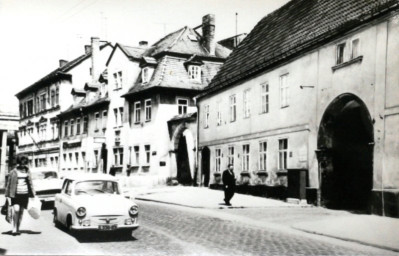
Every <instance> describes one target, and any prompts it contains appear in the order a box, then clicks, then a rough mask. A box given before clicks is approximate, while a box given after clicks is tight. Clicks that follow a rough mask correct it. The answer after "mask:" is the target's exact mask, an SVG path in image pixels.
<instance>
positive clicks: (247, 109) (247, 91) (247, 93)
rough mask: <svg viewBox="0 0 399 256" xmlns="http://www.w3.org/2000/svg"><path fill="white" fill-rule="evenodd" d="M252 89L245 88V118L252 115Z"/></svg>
mask: <svg viewBox="0 0 399 256" xmlns="http://www.w3.org/2000/svg"><path fill="white" fill-rule="evenodd" d="M250 91H251V89H250V88H248V89H245V90H244V92H243V110H244V118H249V117H250V116H251V107H250V104H249V102H250Z"/></svg>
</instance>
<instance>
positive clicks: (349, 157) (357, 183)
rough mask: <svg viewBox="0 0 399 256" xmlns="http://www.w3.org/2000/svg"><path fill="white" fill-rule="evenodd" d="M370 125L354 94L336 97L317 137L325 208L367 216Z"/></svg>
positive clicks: (371, 148)
mask: <svg viewBox="0 0 399 256" xmlns="http://www.w3.org/2000/svg"><path fill="white" fill-rule="evenodd" d="M373 141H374V140H373V124H372V121H371V118H370V114H369V111H368V110H367V107H366V106H365V104H364V103H363V102H362V101H361V100H360V99H359V98H358V97H356V96H355V95H353V94H343V95H341V96H339V97H337V98H336V99H335V100H334V101H333V102H332V103H331V104H330V105H329V106H328V108H327V110H326V111H325V113H324V115H323V118H322V120H321V123H320V128H319V133H318V142H317V144H318V149H319V151H322V152H323V154H324V158H323V160H320V159H319V168H320V172H321V199H322V204H324V205H325V206H326V207H328V208H333V209H346V210H354V211H361V212H368V211H369V205H370V196H371V190H372V188H373V145H374V143H373Z"/></svg>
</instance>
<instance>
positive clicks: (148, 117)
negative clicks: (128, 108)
mask: <svg viewBox="0 0 399 256" xmlns="http://www.w3.org/2000/svg"><path fill="white" fill-rule="evenodd" d="M144 106H145V120H146V121H150V120H151V100H146V101H145V102H144Z"/></svg>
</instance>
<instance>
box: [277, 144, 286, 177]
mask: <svg viewBox="0 0 399 256" xmlns="http://www.w3.org/2000/svg"><path fill="white" fill-rule="evenodd" d="M287 153H288V139H281V140H278V169H279V170H285V169H287Z"/></svg>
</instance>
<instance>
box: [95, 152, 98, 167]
mask: <svg viewBox="0 0 399 256" xmlns="http://www.w3.org/2000/svg"><path fill="white" fill-rule="evenodd" d="M98 160H99V159H98V150H94V166H95V168H97V167H98Z"/></svg>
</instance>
